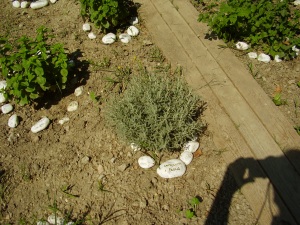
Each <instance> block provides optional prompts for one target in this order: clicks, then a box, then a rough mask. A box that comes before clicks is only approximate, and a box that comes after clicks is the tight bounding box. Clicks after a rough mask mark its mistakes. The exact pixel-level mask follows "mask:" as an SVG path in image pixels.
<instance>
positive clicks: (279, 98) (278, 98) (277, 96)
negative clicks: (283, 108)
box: [272, 93, 286, 106]
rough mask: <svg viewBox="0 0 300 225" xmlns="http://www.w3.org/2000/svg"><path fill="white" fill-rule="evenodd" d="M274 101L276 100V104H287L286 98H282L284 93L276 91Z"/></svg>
mask: <svg viewBox="0 0 300 225" xmlns="http://www.w3.org/2000/svg"><path fill="white" fill-rule="evenodd" d="M272 101H273V102H274V104H275V105H276V106H280V105H285V104H286V100H285V99H282V95H281V93H276V94H275V95H274V97H273V99H272Z"/></svg>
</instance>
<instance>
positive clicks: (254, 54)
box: [248, 52, 257, 59]
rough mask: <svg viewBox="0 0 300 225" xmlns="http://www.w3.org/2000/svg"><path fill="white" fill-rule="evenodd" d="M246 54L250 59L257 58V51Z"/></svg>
mask: <svg viewBox="0 0 300 225" xmlns="http://www.w3.org/2000/svg"><path fill="white" fill-rule="evenodd" d="M248 56H249V58H250V59H256V58H257V53H256V52H249V53H248Z"/></svg>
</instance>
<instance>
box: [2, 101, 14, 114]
mask: <svg viewBox="0 0 300 225" xmlns="http://www.w3.org/2000/svg"><path fill="white" fill-rule="evenodd" d="M13 109H14V107H13V106H12V105H11V104H9V103H8V104H5V105H3V106H2V107H1V111H2V113H3V114H7V113H10V112H11V111H12V110H13Z"/></svg>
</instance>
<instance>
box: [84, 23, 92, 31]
mask: <svg viewBox="0 0 300 225" xmlns="http://www.w3.org/2000/svg"><path fill="white" fill-rule="evenodd" d="M82 30H84V31H90V30H91V25H90V24H89V23H85V24H83V25H82Z"/></svg>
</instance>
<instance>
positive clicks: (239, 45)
mask: <svg viewBox="0 0 300 225" xmlns="http://www.w3.org/2000/svg"><path fill="white" fill-rule="evenodd" d="M235 46H236V48H237V49H238V50H247V49H248V48H249V45H248V44H247V43H245V42H242V41H239V42H238V43H236V44H235Z"/></svg>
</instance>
